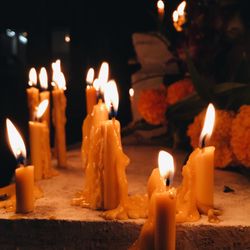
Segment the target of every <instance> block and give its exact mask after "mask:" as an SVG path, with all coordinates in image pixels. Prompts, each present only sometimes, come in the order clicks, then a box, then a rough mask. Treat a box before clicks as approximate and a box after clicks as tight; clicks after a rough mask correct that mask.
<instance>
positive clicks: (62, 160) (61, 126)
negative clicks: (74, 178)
mask: <svg viewBox="0 0 250 250" xmlns="http://www.w3.org/2000/svg"><path fill="white" fill-rule="evenodd" d="M52 65H53V66H52V68H53V81H54V82H53V85H54V89H53V91H52V97H53V111H52V118H53V124H54V127H55V155H56V157H57V162H58V166H59V167H66V166H67V148H66V134H65V125H66V115H65V112H66V105H67V100H66V97H65V94H64V90H65V89H66V81H65V78H64V75H63V73H62V72H61V71H60V61H57V62H56V63H54V64H52Z"/></svg>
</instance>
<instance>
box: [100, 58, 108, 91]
mask: <svg viewBox="0 0 250 250" xmlns="http://www.w3.org/2000/svg"><path fill="white" fill-rule="evenodd" d="M108 78H109V64H108V63H107V62H103V63H102V65H101V68H100V70H99V75H98V79H99V81H100V83H99V90H100V91H101V92H102V93H103V92H104V88H105V85H106V84H107V82H108Z"/></svg>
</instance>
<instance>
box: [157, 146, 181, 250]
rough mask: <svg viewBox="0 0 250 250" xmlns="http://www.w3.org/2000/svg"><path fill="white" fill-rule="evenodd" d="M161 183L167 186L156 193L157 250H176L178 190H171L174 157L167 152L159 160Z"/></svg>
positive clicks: (161, 152) (161, 154)
mask: <svg viewBox="0 0 250 250" xmlns="http://www.w3.org/2000/svg"><path fill="white" fill-rule="evenodd" d="M158 164H159V171H160V176H161V181H162V182H163V183H164V184H165V185H166V186H165V188H164V189H163V190H159V191H156V193H155V232H154V235H155V237H154V242H155V244H154V245H155V248H154V249H155V250H160V249H168V250H174V249H175V244H176V224H175V214H176V190H175V188H171V187H170V186H169V185H170V179H171V175H173V172H174V160H173V157H172V156H171V155H170V154H169V153H167V152H166V151H160V152H159V158H158Z"/></svg>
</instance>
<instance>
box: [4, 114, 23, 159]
mask: <svg viewBox="0 0 250 250" xmlns="http://www.w3.org/2000/svg"><path fill="white" fill-rule="evenodd" d="M6 127H7V134H8V139H9V144H10V147H11V150H12V152H13V154H14V156H15V158H16V159H18V158H19V157H20V156H22V157H24V158H26V148H25V145H24V141H23V139H22V137H21V135H20V133H19V132H18V130H17V129H16V127H15V126H14V124H13V123H12V122H11V121H10V120H9V119H8V118H7V119H6Z"/></svg>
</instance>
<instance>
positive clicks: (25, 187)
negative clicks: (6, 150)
mask: <svg viewBox="0 0 250 250" xmlns="http://www.w3.org/2000/svg"><path fill="white" fill-rule="evenodd" d="M6 127H7V134H8V139H9V144H10V147H11V149H12V151H13V154H14V156H15V157H16V159H17V161H18V168H17V169H16V170H15V180H16V212H17V213H28V212H31V211H33V209H34V167H33V166H25V165H24V161H25V159H26V148H25V145H24V142H23V139H22V137H21V135H20V134H19V132H18V131H17V129H16V128H15V126H14V125H13V123H12V122H11V121H10V120H9V119H6Z"/></svg>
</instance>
